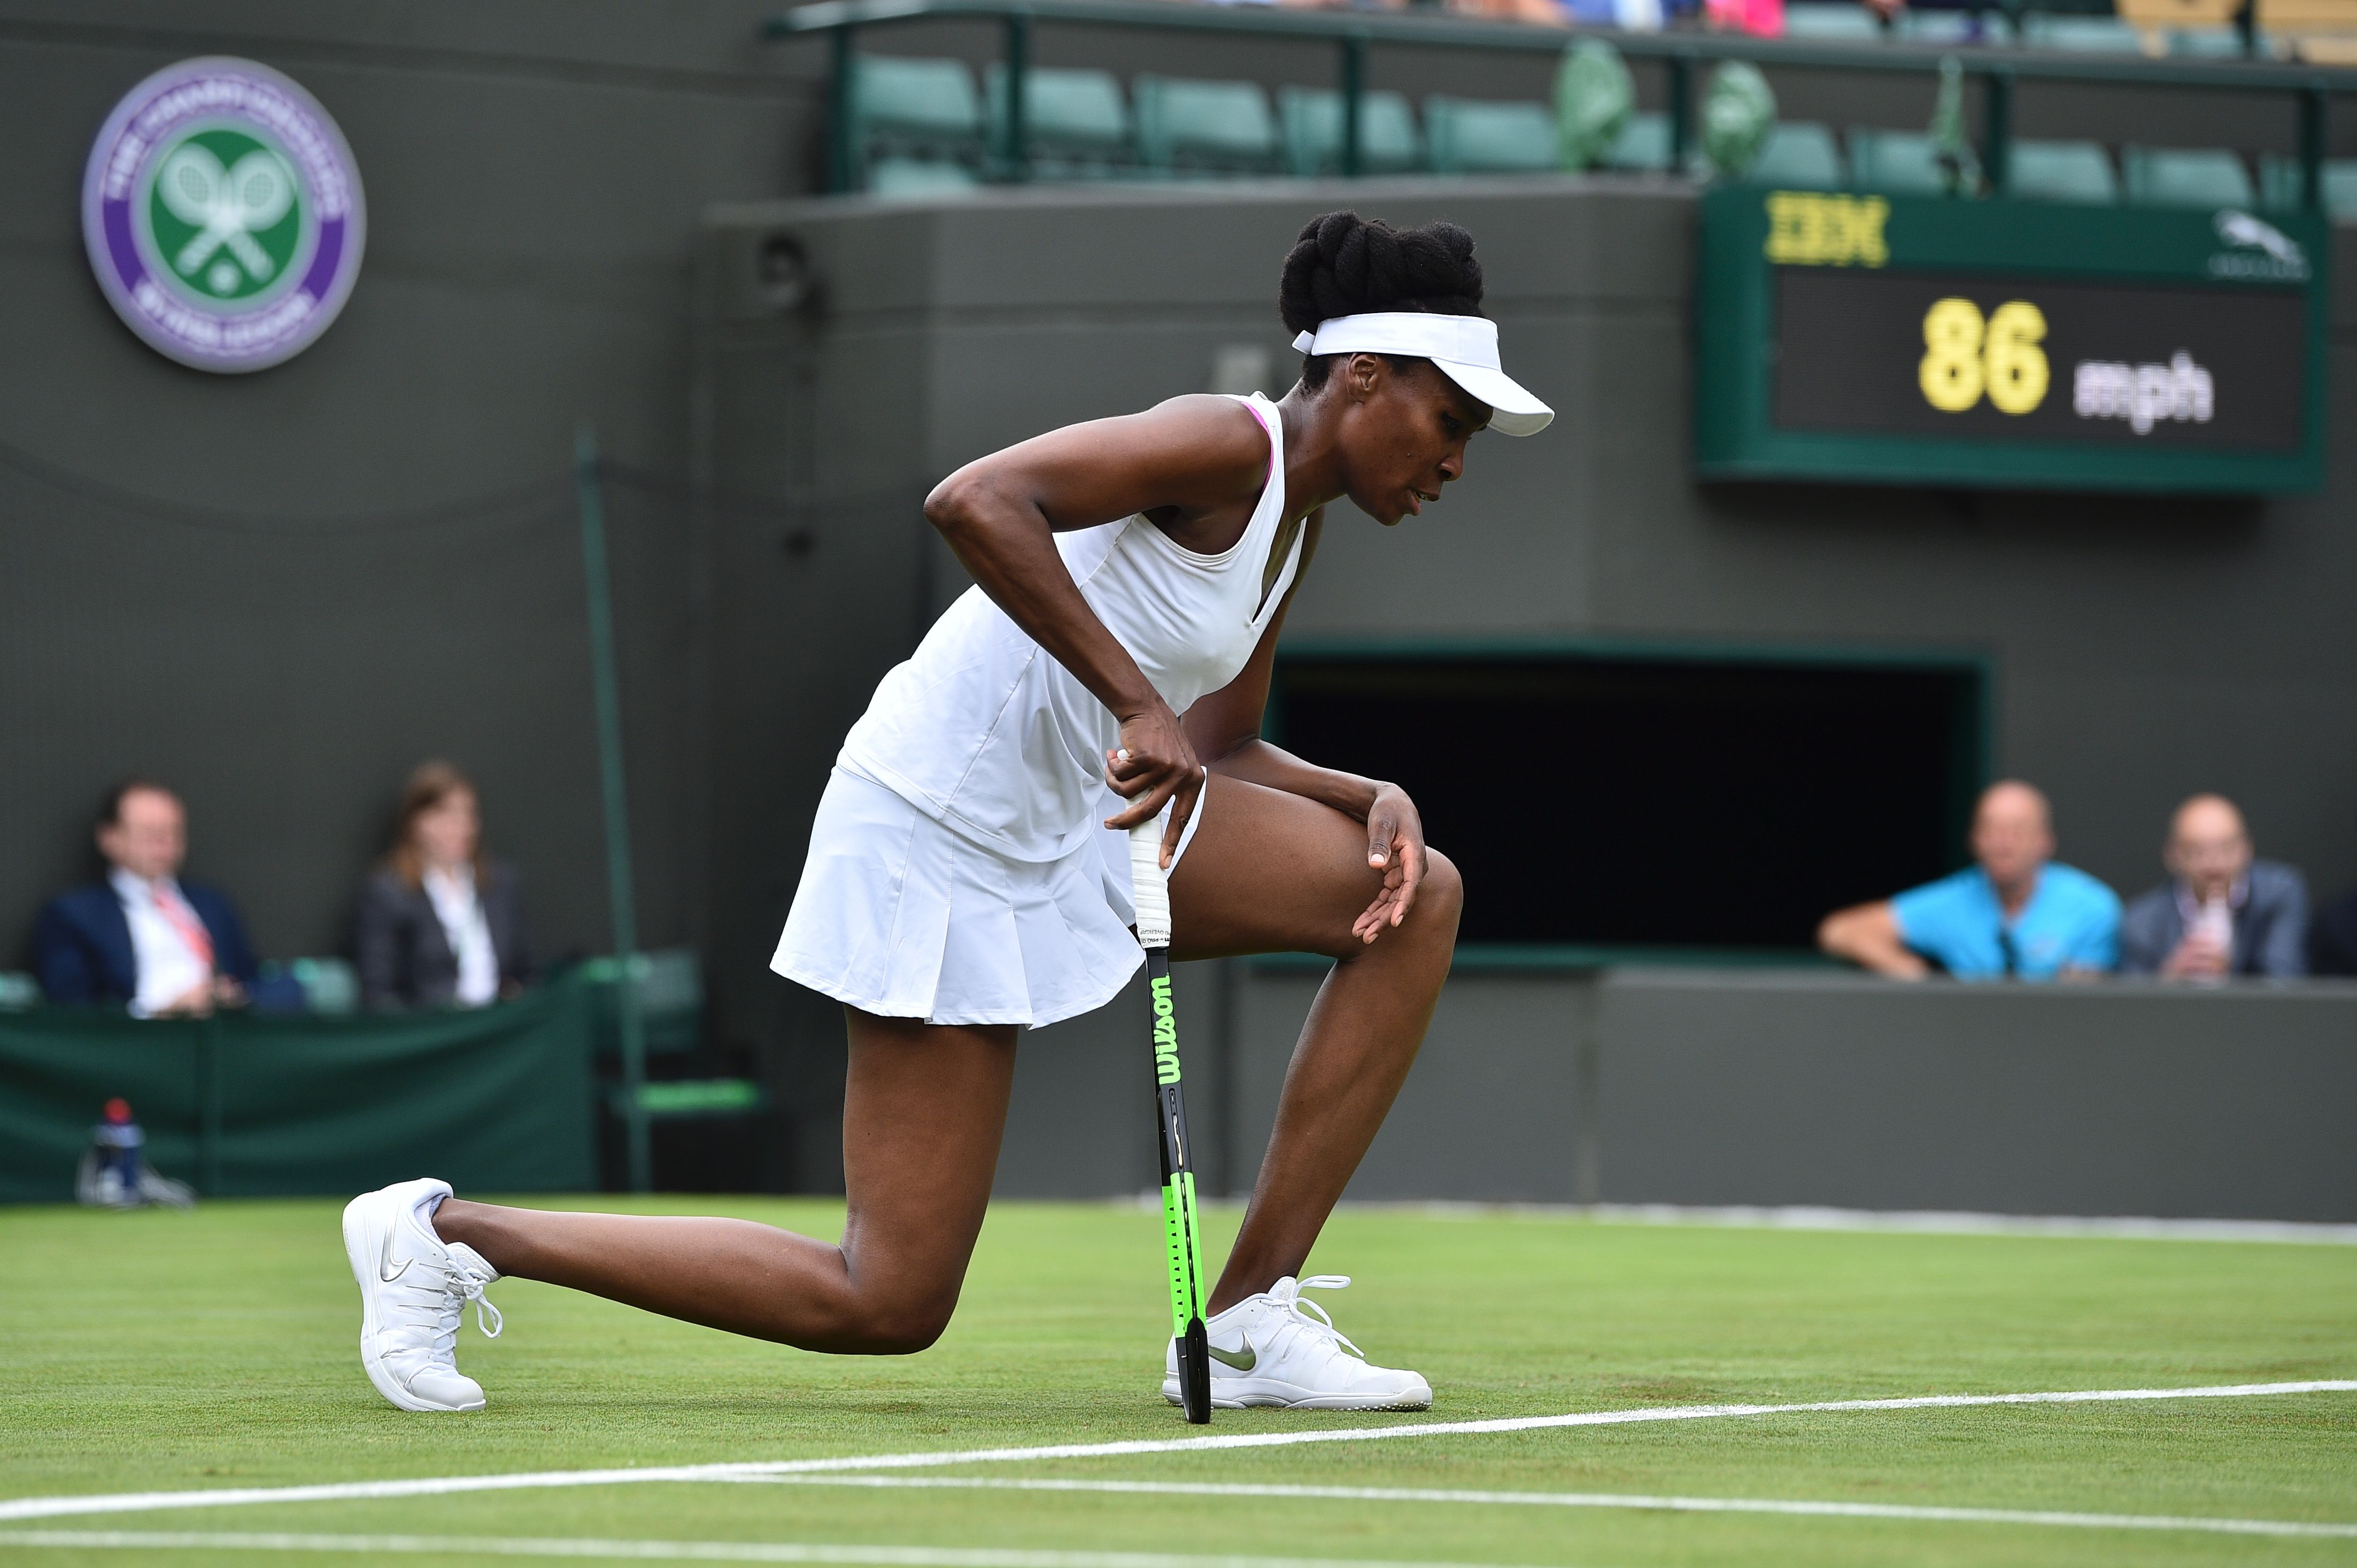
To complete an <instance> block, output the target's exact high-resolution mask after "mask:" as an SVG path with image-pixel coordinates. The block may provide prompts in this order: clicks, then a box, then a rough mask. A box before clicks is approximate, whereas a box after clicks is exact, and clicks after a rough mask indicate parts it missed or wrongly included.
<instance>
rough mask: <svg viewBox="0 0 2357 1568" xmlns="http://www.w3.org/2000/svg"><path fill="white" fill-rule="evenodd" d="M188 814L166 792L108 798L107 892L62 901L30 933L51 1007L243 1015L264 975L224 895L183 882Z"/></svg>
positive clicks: (102, 840) (101, 842)
mask: <svg viewBox="0 0 2357 1568" xmlns="http://www.w3.org/2000/svg"><path fill="white" fill-rule="evenodd" d="M98 850H99V853H100V854H102V855H104V856H105V857H106V864H107V876H106V880H105V881H104V882H99V883H92V884H91V885H90V886H84V887H76V888H74V889H72V890H71V891H70V892H66V893H60V894H59V895H58V896H57V897H55V898H52V899H50V900H49V902H48V905H47V906H46V907H44V908H42V910H41V916H40V919H39V920H38V922H36V924H35V925H34V928H33V963H34V967H35V969H36V970H38V972H39V974H40V978H41V989H42V991H43V992H44V993H47V994H48V999H49V1000H50V1001H52V1002H113V1003H120V1004H124V1005H127V1006H128V1007H129V1008H130V1009H131V1011H132V1013H133V1014H134V1015H136V1016H138V1017H142V1018H160V1017H186V1016H191V1015H194V1016H202V1015H205V1014H208V1013H210V1012H212V1011H213V1010H214V1009H215V1008H217V1007H236V1006H242V1005H243V1004H244V1003H245V1001H246V998H247V994H248V992H249V990H250V988H251V987H252V986H253V983H254V981H255V977H256V972H257V969H258V967H259V966H258V965H257V964H256V963H255V961H254V957H253V947H252V946H251V945H250V944H248V942H247V941H246V940H245V927H244V924H243V923H242V921H240V920H239V919H238V918H237V910H236V909H235V908H233V907H232V906H231V903H230V901H229V899H228V898H227V897H224V896H223V895H222V894H221V892H220V891H219V890H218V889H215V888H211V887H206V886H201V885H198V884H184V883H182V882H181V881H180V880H179V871H180V862H181V860H182V859H183V858H184V857H185V856H186V855H187V854H188V812H187V811H185V810H184V809H183V808H182V807H181V805H180V800H179V797H178V796H176V795H174V794H173V793H172V792H171V791H170V790H169V789H165V788H164V787H163V786H162V785H161V784H156V783H153V782H151V781H149V780H147V779H133V780H131V781H130V782H129V783H126V784H121V785H118V786H116V787H115V788H114V789H113V790H111V791H109V792H108V794H107V797H106V800H105V802H104V804H103V805H102V807H101V808H100V811H99V818H98Z"/></svg>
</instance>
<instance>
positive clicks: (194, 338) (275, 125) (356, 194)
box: [81, 59, 365, 371]
mask: <svg viewBox="0 0 2357 1568" xmlns="http://www.w3.org/2000/svg"><path fill="white" fill-rule="evenodd" d="M81 226H82V238H83V241H84V242H86V243H87V244H88V245H89V247H90V264H91V267H92V268H93V269H94V270H95V271H96V272H97V274H98V282H99V286H100V287H101V288H102V289H104V290H105V291H106V297H107V299H108V300H109V301H110V302H111V303H112V304H113V306H114V310H115V314H116V315H118V316H120V317H123V319H124V322H125V323H126V324H127V325H128V326H129V327H130V328H131V330H133V331H134V332H136V333H137V334H139V336H140V337H142V338H145V339H146V340H147V343H148V345H149V346H150V347H151V348H153V349H156V351H157V352H158V353H162V354H165V355H167V356H169V357H170V358H172V359H175V360H179V361H180V363H182V364H184V365H193V366H195V367H196V368H197V369H199V370H201V371H259V370H262V369H264V368H265V367H267V366H270V365H275V364H277V363H279V362H280V361H282V360H287V359H291V358H292V357H294V356H295V355H296V354H299V353H301V352H302V351H303V350H304V349H307V348H308V347H309V346H310V344H311V340H312V339H313V338H317V337H318V335H319V334H320V333H322V332H324V331H326V330H327V329H328V323H329V322H331V321H333V320H335V318H336V313H337V312H338V311H339V310H341V309H342V308H343V306H344V300H345V299H346V298H347V297H348V296H349V295H350V294H351V292H352V280H353V279H354V278H356V277H357V276H359V274H360V270H361V238H362V230H363V228H364V226H365V225H364V222H363V218H362V211H361V179H360V170H359V168H358V167H357V166H354V164H353V162H352V152H351V149H350V147H348V146H346V145H344V138H343V134H342V133H341V132H339V131H338V130H337V129H336V123H335V122H334V121H333V120H330V119H329V118H328V112H327V111H326V110H324V109H322V108H320V107H319V105H318V103H317V101H316V100H314V99H313V98H312V96H311V95H310V94H309V93H307V92H306V91H303V90H302V89H301V88H299V87H297V86H296V85H295V83H293V82H292V81H288V80H287V79H286V78H285V77H284V76H281V75H280V74H279V73H278V72H276V71H274V70H271V69H270V68H269V67H268V66H264V65H256V64H254V63H253V61H252V60H244V59H191V60H183V61H181V62H180V63H179V64H178V65H175V66H170V67H167V68H166V69H165V70H159V71H157V72H156V74H155V75H153V76H151V77H149V78H148V79H147V80H146V81H143V82H141V83H140V84H139V85H138V86H136V87H135V88H133V89H132V90H131V91H130V92H129V93H127V94H125V95H124V100H123V102H120V103H118V104H116V105H115V106H114V113H112V114H110V115H108V116H107V120H106V126H105V128H104V129H103V130H102V131H100V132H99V134H98V142H97V144H96V145H94V146H92V147H91V150H90V167H89V170H88V172H87V173H85V174H84V176H83V177H82V188H81Z"/></svg>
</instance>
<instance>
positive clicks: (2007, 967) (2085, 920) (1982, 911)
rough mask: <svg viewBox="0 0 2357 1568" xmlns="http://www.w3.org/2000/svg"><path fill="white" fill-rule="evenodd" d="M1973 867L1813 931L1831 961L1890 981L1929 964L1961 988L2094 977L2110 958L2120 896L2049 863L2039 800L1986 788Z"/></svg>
mask: <svg viewBox="0 0 2357 1568" xmlns="http://www.w3.org/2000/svg"><path fill="white" fill-rule="evenodd" d="M1972 849H1973V860H1974V862H1975V864H1974V865H1969V866H1967V867H1965V868H1964V870H1962V871H1959V872H1957V873H1956V874H1955V875H1953V876H1943V877H1942V878H1941V879H1940V880H1939V881H1937V882H1932V883H1927V884H1925V885H1924V886H1921V887H1916V888H1912V889H1910V890H1909V891H1907V892H1905V893H1901V894H1900V895H1899V896H1898V897H1895V898H1888V899H1883V900H1881V901H1879V902H1877V903H1872V904H1859V905H1856V906H1853V907H1852V908H1847V909H1838V910H1835V912H1834V913H1833V914H1830V915H1828V916H1826V917H1825V919H1824V924H1823V925H1821V926H1819V927H1818V928H1817V945H1818V946H1819V947H1821V948H1823V949H1824V950H1825V951H1827V952H1829V953H1831V954H1833V955H1834V956H1835V958H1844V959H1847V960H1848V961H1850V962H1852V963H1855V964H1858V965H1860V966H1862V967H1864V968H1867V969H1870V970H1872V971H1874V972H1876V973H1878V974H1887V975H1889V976H1891V977H1892V978H1893V979H1898V980H1921V979H1922V978H1923V977H1924V976H1925V975H1927V974H1929V973H1931V972H1932V968H1933V966H1935V965H1936V966H1937V967H1939V968H1941V969H1944V970H1946V971H1947V972H1949V973H1950V974H1953V975H1954V976H1956V977H1957V978H1958V979H1960V980H1990V979H1996V978H1999V977H2003V978H2006V979H2021V980H2051V979H2054V978H2056V977H2058V976H2061V977H2063V978H2071V977H2074V976H2081V975H2091V974H2099V973H2101V972H2104V971H2105V970H2108V969H2110V968H2111V967H2112V965H2113V963H2114V962H2115V961H2116V959H2117V956H2118V946H2119V929H2120V900H2119V896H2118V895H2116V894H2115V893H2114V892H2113V891H2112V890H2111V889H2110V888H2108V887H2106V886H2104V885H2103V884H2102V883H2101V882H2099V881H2097V880H2096V879H2095V878H2093V877H2092V876H2090V875H2087V874H2086V873H2085V872H2083V871H2078V870H2074V869H2073V868H2072V867H2070V866H2067V865H2061V864H2060V863H2058V862H2057V861H2055V860H2054V859H2053V854H2054V825H2053V815H2052V812H2051V811H2050V810H2049V809H2048V807H2047V804H2046V797H2045V796H2044V795H2042V794H2040V792H2039V791H2038V790H2036V789H2032V788H2031V787H2030V786H2029V785H2027V784H2024V783H2022V782H2020V781H2019V780H2018V779H2007V780H2006V781H2005V782H2003V783H1999V784H1992V785H1990V786H1989V787H1988V789H1986V790H1985V791H1984V792H1983V793H1982V795H1981V798H1980V803H1979V805H1978V806H1976V807H1975V809H1974V811H1973V832H1972Z"/></svg>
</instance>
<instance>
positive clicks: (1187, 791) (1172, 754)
mask: <svg viewBox="0 0 2357 1568" xmlns="http://www.w3.org/2000/svg"><path fill="white" fill-rule="evenodd" d="M1203 779H1204V768H1203V765H1202V763H1200V761H1198V760H1197V759H1196V757H1195V747H1194V746H1193V745H1192V744H1191V743H1190V742H1189V740H1188V739H1187V732H1186V730H1185V729H1184V728H1183V727H1182V726H1181V725H1179V715H1178V714H1174V713H1172V712H1171V711H1170V708H1169V706H1168V704H1167V703H1163V702H1161V701H1160V700H1158V699H1157V701H1156V702H1155V703H1154V705H1153V706H1152V707H1151V708H1147V709H1146V710H1143V711H1141V712H1139V713H1136V714H1131V715H1130V716H1129V717H1127V718H1125V719H1124V720H1122V721H1121V747H1120V749H1119V750H1117V751H1109V752H1107V753H1105V782H1106V783H1107V784H1108V785H1110V786H1112V788H1113V791H1114V794H1116V795H1120V796H1123V797H1125V799H1126V800H1128V801H1129V804H1128V805H1127V806H1126V807H1125V808H1124V809H1123V810H1121V811H1117V812H1115V813H1114V815H1112V816H1110V817H1107V818H1106V819H1105V826H1107V827H1109V828H1121V829H1125V830H1126V829H1128V828H1132V827H1135V826H1136V825H1137V824H1138V823H1139V822H1151V821H1152V820H1153V819H1154V817H1155V816H1156V815H1157V813H1158V812H1160V811H1161V810H1162V806H1163V802H1165V801H1175V804H1173V805H1172V806H1171V809H1170V822H1169V825H1168V827H1167V828H1165V829H1164V830H1163V834H1162V862H1161V864H1162V865H1163V867H1164V869H1166V870H1167V869H1168V867H1169V865H1170V861H1171V857H1172V856H1173V855H1175V854H1178V852H1179V837H1180V835H1181V834H1183V833H1184V832H1186V831H1187V821H1188V819H1189V818H1190V817H1192V816H1193V815H1194V814H1195V804H1196V801H1197V800H1198V799H1200V796H1201V795H1202V792H1203Z"/></svg>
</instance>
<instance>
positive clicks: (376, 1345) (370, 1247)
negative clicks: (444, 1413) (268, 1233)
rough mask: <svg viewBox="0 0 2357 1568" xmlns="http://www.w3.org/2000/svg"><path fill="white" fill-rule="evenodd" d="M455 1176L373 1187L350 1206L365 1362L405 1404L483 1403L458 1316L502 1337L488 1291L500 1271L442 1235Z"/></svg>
mask: <svg viewBox="0 0 2357 1568" xmlns="http://www.w3.org/2000/svg"><path fill="white" fill-rule="evenodd" d="M449 1196H450V1184H449V1183H448V1182H445V1181H436V1180H434V1179H432V1178H431V1177H428V1178H426V1179H425V1180H423V1181H404V1182H398V1183H396V1184H394V1185H393V1186H392V1187H381V1188H379V1189H378V1190H377V1191H375V1192H364V1193H362V1194H361V1196H360V1197H356V1198H354V1199H352V1200H351V1202H350V1203H348V1204H346V1205H345V1206H344V1255H345V1257H347V1258H349V1259H350V1261H351V1265H352V1278H353V1279H354V1280H356V1281H357V1282H359V1283H360V1287H361V1366H362V1367H363V1368H365V1369H367V1371H368V1375H369V1381H370V1382H371V1383H374V1384H375V1385H376V1391H377V1392H379V1393H381V1394H382V1395H383V1396H384V1397H385V1398H387V1399H389V1400H391V1401H392V1402H393V1403H395V1404H397V1405H399V1406H400V1407H401V1408H402V1409H404V1410H480V1409H482V1408H483V1390H482V1385H481V1384H479V1383H478V1382H476V1381H475V1380H474V1379H472V1378H469V1377H465V1376H462V1375H461V1374H460V1372H459V1370H458V1357H457V1346H458V1320H459V1319H460V1318H461V1317H462V1316H465V1314H466V1311H467V1304H468V1302H470V1301H471V1302H473V1303H474V1304H475V1326H477V1327H478V1328H480V1329H481V1330H482V1331H483V1337H485V1338H487V1339H496V1338H498V1337H500V1309H499V1308H498V1307H496V1306H493V1305H491V1304H490V1302H488V1301H486V1300H484V1299H483V1292H484V1290H485V1289H486V1288H488V1287H489V1286H490V1284H491V1283H492V1282H493V1281H495V1280H497V1279H498V1278H499V1277H500V1273H499V1271H498V1270H497V1269H494V1268H492V1267H491V1265H490V1264H489V1263H488V1262H484V1261H483V1257H482V1254H480V1253H479V1252H477V1251H475V1250H474V1249H473V1248H472V1247H469V1246H468V1245H467V1244H466V1243H465V1242H463V1241H452V1242H447V1243H446V1242H445V1241H444V1240H442V1238H440V1237H439V1236H436V1234H434V1224H433V1219H432V1216H433V1212H434V1208H435V1206H436V1205H437V1204H439V1203H440V1202H441V1201H442V1200H443V1199H444V1198H446V1197H449Z"/></svg>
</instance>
